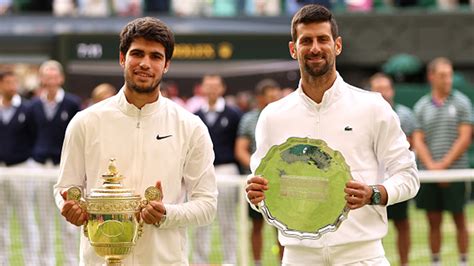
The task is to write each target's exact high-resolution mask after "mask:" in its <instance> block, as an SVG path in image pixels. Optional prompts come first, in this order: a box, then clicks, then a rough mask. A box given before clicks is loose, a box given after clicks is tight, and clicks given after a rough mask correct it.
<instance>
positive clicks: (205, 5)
mask: <svg viewBox="0 0 474 266" xmlns="http://www.w3.org/2000/svg"><path fill="white" fill-rule="evenodd" d="M212 4H213V1H212V0H172V2H171V6H172V9H173V11H174V14H175V15H177V16H183V17H187V16H207V17H208V16H211V15H212V11H213V5H212Z"/></svg>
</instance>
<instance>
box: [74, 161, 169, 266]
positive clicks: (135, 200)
mask: <svg viewBox="0 0 474 266" xmlns="http://www.w3.org/2000/svg"><path fill="white" fill-rule="evenodd" d="M102 178H103V179H104V182H103V184H102V186H101V187H99V188H94V189H92V190H91V193H90V194H89V195H87V196H86V197H85V199H84V198H81V196H82V192H81V189H80V188H79V187H70V188H69V189H68V191H67V200H75V201H78V202H79V204H80V205H81V207H82V208H83V209H84V210H86V211H87V213H88V219H87V222H86V224H84V227H83V229H84V235H85V236H86V237H87V238H88V239H89V243H90V244H91V246H92V247H93V248H94V251H95V252H96V253H97V255H99V256H100V257H103V258H104V259H105V262H106V265H109V266H115V265H122V260H123V259H124V258H125V257H126V256H127V255H128V254H130V253H131V251H132V249H133V247H134V246H135V244H136V241H137V240H138V238H139V237H140V236H141V234H142V232H143V221H141V220H140V211H141V209H142V208H143V207H144V206H145V205H147V204H148V201H151V200H157V199H160V198H161V193H160V191H159V190H158V189H157V188H156V187H154V186H150V187H148V188H147V189H146V191H145V199H142V198H141V196H140V195H136V194H135V193H134V191H133V190H132V189H128V188H125V187H123V185H122V183H121V180H122V179H123V176H122V175H120V174H119V173H118V170H117V167H116V166H115V159H110V161H109V166H108V171H107V173H105V174H103V175H102Z"/></svg>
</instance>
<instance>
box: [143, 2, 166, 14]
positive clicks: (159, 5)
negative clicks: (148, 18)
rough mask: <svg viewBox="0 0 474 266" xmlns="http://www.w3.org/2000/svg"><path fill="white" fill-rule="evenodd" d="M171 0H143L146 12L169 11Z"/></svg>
mask: <svg viewBox="0 0 474 266" xmlns="http://www.w3.org/2000/svg"><path fill="white" fill-rule="evenodd" d="M170 1H171V0H145V12H147V13H165V14H168V13H169V12H170V4H171V3H170Z"/></svg>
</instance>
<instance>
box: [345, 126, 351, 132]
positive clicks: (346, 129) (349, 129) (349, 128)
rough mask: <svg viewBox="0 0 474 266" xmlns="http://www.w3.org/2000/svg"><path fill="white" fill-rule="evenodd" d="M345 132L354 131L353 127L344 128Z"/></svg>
mask: <svg viewBox="0 0 474 266" xmlns="http://www.w3.org/2000/svg"><path fill="white" fill-rule="evenodd" d="M344 131H352V127H350V126H346V127H345V128H344Z"/></svg>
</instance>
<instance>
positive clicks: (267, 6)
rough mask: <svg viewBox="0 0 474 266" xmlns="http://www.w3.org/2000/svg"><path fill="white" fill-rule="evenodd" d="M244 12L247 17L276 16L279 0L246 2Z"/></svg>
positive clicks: (249, 0) (251, 0)
mask: <svg viewBox="0 0 474 266" xmlns="http://www.w3.org/2000/svg"><path fill="white" fill-rule="evenodd" d="M245 10H246V14H247V15H249V16H278V15H280V13H281V6H280V0H247V1H246V8H245Z"/></svg>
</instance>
